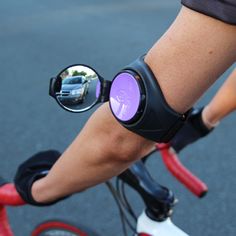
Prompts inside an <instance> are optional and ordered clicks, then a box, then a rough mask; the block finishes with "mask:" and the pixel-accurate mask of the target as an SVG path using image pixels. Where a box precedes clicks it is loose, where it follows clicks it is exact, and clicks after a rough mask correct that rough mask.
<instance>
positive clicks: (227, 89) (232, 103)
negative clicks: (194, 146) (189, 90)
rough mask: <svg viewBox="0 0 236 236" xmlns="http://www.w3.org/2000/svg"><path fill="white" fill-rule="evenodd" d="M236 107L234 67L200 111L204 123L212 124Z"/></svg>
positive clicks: (235, 73)
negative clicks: (201, 111)
mask: <svg viewBox="0 0 236 236" xmlns="http://www.w3.org/2000/svg"><path fill="white" fill-rule="evenodd" d="M235 109H236V69H234V71H233V72H232V73H231V74H230V76H229V77H228V78H227V80H226V81H225V82H224V84H223V85H222V86H221V88H220V89H219V91H218V92H217V93H216V95H215V96H214V98H213V99H212V100H211V102H210V103H209V104H208V105H207V106H206V107H205V108H204V110H203V113H202V118H203V121H204V123H205V124H206V125H208V127H209V128H211V127H210V126H211V125H212V126H214V125H215V124H217V123H218V122H219V121H220V120H221V119H223V118H224V117H225V116H227V115H228V114H230V113H231V112H233V111H235Z"/></svg>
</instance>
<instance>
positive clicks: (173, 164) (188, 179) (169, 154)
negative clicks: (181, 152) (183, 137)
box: [156, 144, 208, 198]
mask: <svg viewBox="0 0 236 236" xmlns="http://www.w3.org/2000/svg"><path fill="white" fill-rule="evenodd" d="M156 147H157V149H158V150H159V151H160V152H161V156H162V159H163V162H164V163H165V165H166V167H167V169H168V170H169V171H170V172H171V173H172V174H173V175H174V176H175V178H176V179H177V180H179V182H181V183H182V184H183V185H184V186H185V187H186V188H187V189H188V190H190V191H191V192H192V193H193V194H194V195H196V196H197V197H199V198H202V197H204V196H205V195H206V193H207V191H208V188H207V186H206V184H205V183H204V182H202V181H201V180H200V179H199V178H198V177H196V176H195V175H194V174H192V173H191V172H190V171H189V170H188V169H187V168H186V167H185V166H183V164H182V163H181V162H180V160H179V158H178V156H177V154H176V153H175V151H174V149H172V148H171V147H170V146H169V145H168V144H156Z"/></svg>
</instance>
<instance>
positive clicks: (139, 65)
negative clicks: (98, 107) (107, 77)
mask: <svg viewBox="0 0 236 236" xmlns="http://www.w3.org/2000/svg"><path fill="white" fill-rule="evenodd" d="M109 103H110V108H111V111H112V113H113V115H114V116H115V118H116V119H117V120H118V121H119V122H120V123H121V124H122V125H123V126H124V127H125V128H127V129H128V130H130V131H132V132H134V133H136V134H138V135H141V136H143V137H144V138H146V139H149V140H152V141H155V142H168V141H170V139H171V138H172V137H173V136H174V135H175V134H176V132H177V131H178V130H179V129H180V128H181V127H182V126H183V124H184V122H185V121H186V119H187V116H188V113H189V111H187V112H186V113H184V114H179V113H177V112H176V111H174V110H173V109H172V108H171V107H170V106H169V105H168V104H167V102H166V100H165V98H164V95H163V93H162V91H161V88H160V86H159V84H158V82H157V80H156V78H155V76H154V74H153V73H152V71H151V69H150V68H149V67H148V65H147V64H146V63H145V62H144V56H141V57H139V58H138V59H137V60H135V61H134V62H132V63H131V64H129V65H128V66H126V67H125V68H124V69H123V70H121V71H120V72H119V73H118V74H117V75H116V76H115V77H114V79H113V81H112V85H111V90H110V97H109Z"/></svg>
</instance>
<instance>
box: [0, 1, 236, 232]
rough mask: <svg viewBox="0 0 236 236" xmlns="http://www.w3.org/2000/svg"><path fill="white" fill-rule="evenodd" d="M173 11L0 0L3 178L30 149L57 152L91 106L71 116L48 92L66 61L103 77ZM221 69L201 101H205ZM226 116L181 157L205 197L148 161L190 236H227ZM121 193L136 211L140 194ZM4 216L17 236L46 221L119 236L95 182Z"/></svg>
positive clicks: (231, 163) (231, 185)
mask: <svg viewBox="0 0 236 236" xmlns="http://www.w3.org/2000/svg"><path fill="white" fill-rule="evenodd" d="M179 9H180V4H179V1H177V0H175V1H173V0H165V1H161V0H147V1H141V0H120V1H114V0H109V1H108V0H100V1H92V0H87V1H82V0H57V1H55V0H40V1H36V0H34V1H33V0H25V1H17V0H9V1H1V3H0V30H1V32H0V73H1V82H0V95H1V97H0V111H1V113H0V114H1V115H0V124H1V128H0V129H1V131H0V136H1V138H0V140H1V142H0V160H1V165H0V174H1V175H2V176H4V177H6V178H8V179H9V180H12V178H13V175H14V173H15V170H16V168H17V166H18V165H19V163H21V162H22V161H23V160H25V159H26V158H27V157H29V156H30V155H31V154H33V153H35V152H37V151H40V150H45V149H49V148H54V149H59V150H60V151H63V150H64V149H65V148H66V147H67V146H68V145H69V144H70V142H71V141H72V140H73V139H74V138H75V136H76V135H77V134H78V133H79V131H80V129H81V128H82V127H83V125H84V123H85V122H86V120H87V119H88V117H89V116H90V114H91V112H92V111H91V112H88V113H86V114H80V115H79V114H71V113H68V112H66V111H64V110H62V109H61V108H59V106H58V105H57V104H56V102H55V101H54V100H53V99H52V98H50V97H49V96H48V83H49V78H50V77H51V76H54V75H56V74H57V73H58V72H59V71H60V70H61V69H63V68H64V67H65V66H67V65H69V64H74V63H84V64H88V65H90V66H92V67H94V68H95V69H96V70H97V71H98V72H99V73H100V74H101V75H102V76H104V78H106V79H112V77H113V75H114V74H115V73H117V71H118V70H119V69H120V68H122V66H124V65H126V64H127V63H129V62H130V61H132V60H134V59H135V58H136V57H137V56H139V55H140V54H142V53H144V52H146V51H147V50H148V49H149V48H150V47H151V46H152V44H153V43H154V42H155V41H156V40H157V39H158V38H159V37H160V36H161V35H162V34H163V33H164V32H165V30H166V29H167V28H168V26H169V25H170V24H171V22H172V21H173V20H174V18H175V16H176V15H177V13H178V11H179ZM186 69H187V68H186ZM229 72H230V70H229V71H228V72H226V73H225V75H224V76H222V78H221V79H220V80H219V81H217V83H216V84H215V85H214V86H213V87H212V88H211V89H210V90H209V92H208V93H207V95H206V96H204V97H203V98H202V99H201V100H200V101H199V102H200V104H206V103H207V102H208V101H209V100H210V98H211V97H212V96H213V94H214V93H215V91H216V90H217V88H218V87H219V86H220V85H221V84H222V82H223V80H224V79H225V78H226V76H227V74H228V73H229ZM235 118H236V116H235V114H233V115H231V116H230V117H229V118H227V119H225V120H224V121H223V122H222V123H221V125H220V127H219V128H217V130H215V132H213V134H212V135H211V136H210V137H208V138H206V139H205V140H202V141H200V142H198V143H197V144H195V145H193V146H192V147H190V148H187V149H186V150H184V151H183V152H182V153H181V155H180V156H181V159H182V161H183V162H184V163H185V164H186V165H187V166H188V167H189V168H190V169H191V170H193V172H194V173H196V174H197V175H198V176H199V177H201V178H202V179H203V180H204V181H205V182H206V183H207V184H208V186H209V194H208V195H207V196H206V197H205V198H204V199H201V200H199V199H197V198H196V197H194V196H192V195H191V193H189V192H188V191H187V190H186V189H185V188H184V187H182V186H181V185H180V184H179V183H177V181H176V180H175V179H174V178H173V177H172V176H170V174H169V173H167V171H166V170H165V167H164V166H163V164H162V162H161V160H160V158H159V156H158V155H155V156H153V158H152V159H151V160H150V161H149V162H148V166H149V167H150V171H151V173H152V174H153V176H154V177H155V178H157V179H158V181H159V182H160V183H161V184H163V185H166V186H168V187H169V188H171V189H172V190H173V191H174V192H175V194H176V195H177V197H178V199H179V200H180V202H179V204H178V205H177V207H176V209H175V214H174V217H173V219H174V222H175V223H176V224H177V225H178V226H180V227H181V228H183V229H184V230H185V231H186V232H188V233H189V234H190V235H193V236H202V235H204V236H213V235H214V236H222V235H224V236H234V235H236V221H235V213H236V206H235V201H236V187H235V163H236V158H235V154H234V152H235V131H236V126H235ZM94 135H96V134H94ZM88 142H89V140H88ZM90 152H92V147H91V150H88V155H89V153H90ZM58 184H60V183H58ZM130 197H131V198H132V203H133V204H134V206H135V207H136V209H137V212H140V211H141V210H142V207H143V205H142V202H141V201H140V199H139V197H138V196H137V195H136V194H135V193H134V192H132V191H130ZM9 213H10V219H11V223H12V226H13V230H14V232H15V235H16V236H27V235H29V234H30V231H31V230H32V228H33V227H34V226H35V225H37V224H38V223H40V222H41V221H43V220H48V219H51V218H64V219H66V220H68V221H72V222H77V223H79V224H83V225H87V226H92V228H94V229H96V231H97V232H98V233H100V234H101V235H103V236H108V235H115V236H120V235H122V234H121V232H122V231H121V225H120V220H119V218H118V210H117V208H116V205H115V203H114V202H113V200H112V197H111V195H110V193H109V192H108V191H107V190H106V188H105V186H104V185H100V186H97V187H95V188H93V189H90V190H88V191H86V192H84V193H82V194H78V195H75V196H73V197H71V198H70V199H69V200H67V201H65V202H63V203H59V204H58V205H56V206H53V207H50V208H43V209H40V208H35V207H28V206H26V207H22V208H17V209H15V208H14V209H13V208H11V209H9ZM173 236H174V235H173Z"/></svg>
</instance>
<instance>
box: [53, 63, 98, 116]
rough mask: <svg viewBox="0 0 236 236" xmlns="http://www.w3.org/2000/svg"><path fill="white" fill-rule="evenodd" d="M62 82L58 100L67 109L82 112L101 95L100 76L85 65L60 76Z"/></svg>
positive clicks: (64, 72)
mask: <svg viewBox="0 0 236 236" xmlns="http://www.w3.org/2000/svg"><path fill="white" fill-rule="evenodd" d="M58 78H59V81H60V82H61V85H60V90H58V92H57V93H56V97H57V100H58V101H59V102H60V103H61V104H62V105H63V106H64V107H66V108H69V109H71V110H73V111H80V110H81V111H82V110H84V109H87V108H89V107H91V106H92V105H93V104H94V103H95V102H96V101H97V100H98V97H99V95H100V86H101V83H100V81H99V76H98V75H97V74H96V72H95V71H94V70H92V69H91V68H89V67H87V66H84V65H75V66H71V67H69V68H67V69H65V70H64V71H63V72H62V73H61V74H59V75H58Z"/></svg>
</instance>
